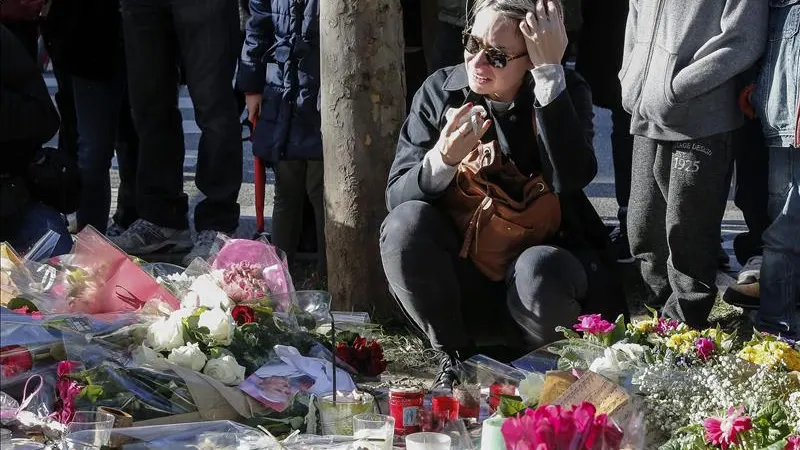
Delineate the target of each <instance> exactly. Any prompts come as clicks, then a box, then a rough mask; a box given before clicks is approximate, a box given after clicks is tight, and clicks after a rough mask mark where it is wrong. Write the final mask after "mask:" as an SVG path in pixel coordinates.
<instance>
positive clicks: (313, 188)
mask: <svg viewBox="0 0 800 450" xmlns="http://www.w3.org/2000/svg"><path fill="white" fill-rule="evenodd" d="M323 175H324V173H323V162H322V161H307V162H306V193H307V194H308V198H309V199H310V200H311V205H312V206H313V207H314V222H315V225H316V230H317V233H316V235H317V275H318V276H320V277H321V276H324V275H325V273H326V271H327V265H328V263H327V258H326V253H325V190H324V182H323V179H324V176H323Z"/></svg>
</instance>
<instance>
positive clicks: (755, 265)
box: [736, 255, 762, 284]
mask: <svg viewBox="0 0 800 450" xmlns="http://www.w3.org/2000/svg"><path fill="white" fill-rule="evenodd" d="M761 260H762V258H761V256H760V255H759V256H753V257H751V258H750V259H748V260H747V262H746V263H745V265H744V267H742V270H741V272H739V277H738V279H737V280H736V283H737V284H750V283H755V282H757V281H759V280H760V279H761Z"/></svg>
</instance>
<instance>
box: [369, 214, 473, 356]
mask: <svg viewBox="0 0 800 450" xmlns="http://www.w3.org/2000/svg"><path fill="white" fill-rule="evenodd" d="M460 247H461V238H460V236H459V235H458V232H457V230H456V228H455V226H454V225H453V224H452V223H451V221H450V220H449V219H448V217H447V216H446V215H445V214H444V213H442V212H441V211H439V210H438V209H436V207H434V206H433V205H431V204H428V203H425V202H421V201H409V202H405V203H403V204H401V205H399V206H398V207H396V208H395V209H393V210H392V212H390V213H389V215H388V216H387V218H386V220H384V222H383V225H382V227H381V237H380V248H381V260H382V261H383V269H384V272H385V273H386V279H387V280H388V282H389V287H390V289H391V290H392V292H393V294H394V296H395V298H396V299H397V301H398V303H399V304H400V306H401V308H402V309H403V311H404V312H405V313H406V314H407V315H408V316H409V318H410V319H411V320H412V321H413V322H414V324H416V326H418V327H419V328H420V329H421V330H422V331H423V332H424V333H425V335H426V336H427V337H428V339H430V342H431V345H432V346H433V348H434V349H436V350H441V351H444V352H446V353H448V354H454V353H462V352H464V353H468V350H467V349H472V348H474V346H475V340H474V335H475V333H474V331H475V330H470V329H468V328H467V326H466V324H465V320H464V310H463V305H462V299H463V296H464V295H465V293H468V292H469V288H468V287H467V286H466V285H465V281H467V280H464V279H463V278H461V277H460V276H459V273H458V268H457V264H458V263H459V262H465V263H468V262H469V261H466V260H464V261H458V260H459V259H460V258H458V251H459V249H460ZM476 272H477V271H476ZM474 278H480V277H477V276H476V277H474Z"/></svg>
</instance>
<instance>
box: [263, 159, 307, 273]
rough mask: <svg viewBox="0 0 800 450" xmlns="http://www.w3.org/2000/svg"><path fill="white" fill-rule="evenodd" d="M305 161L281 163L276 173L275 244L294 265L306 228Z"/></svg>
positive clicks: (273, 232)
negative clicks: (304, 213) (303, 231)
mask: <svg viewBox="0 0 800 450" xmlns="http://www.w3.org/2000/svg"><path fill="white" fill-rule="evenodd" d="M306 166H307V163H306V161H301V160H297V161H279V162H278V163H277V164H275V166H274V167H273V170H274V172H275V203H274V205H273V208H272V244H273V245H275V246H276V247H278V248H280V249H281V250H283V251H284V252H286V258H287V259H288V260H289V264H290V265H291V264H293V263H294V256H295V254H296V253H297V243H298V241H299V240H300V233H301V232H302V225H303V206H304V205H305V197H306Z"/></svg>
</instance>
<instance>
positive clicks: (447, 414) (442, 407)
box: [431, 397, 459, 421]
mask: <svg viewBox="0 0 800 450" xmlns="http://www.w3.org/2000/svg"><path fill="white" fill-rule="evenodd" d="M431 406H432V408H433V415H434V416H436V417H438V418H440V420H442V421H447V420H458V407H459V404H458V400H456V399H455V398H453V397H434V398H433V399H431Z"/></svg>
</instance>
